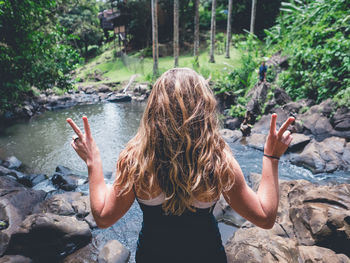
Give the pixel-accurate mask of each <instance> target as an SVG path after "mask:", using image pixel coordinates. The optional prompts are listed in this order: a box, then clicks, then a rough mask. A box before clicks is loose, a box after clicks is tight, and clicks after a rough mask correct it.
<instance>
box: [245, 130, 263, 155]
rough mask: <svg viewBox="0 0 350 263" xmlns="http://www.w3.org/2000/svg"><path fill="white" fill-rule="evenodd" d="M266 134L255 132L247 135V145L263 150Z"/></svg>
mask: <svg viewBox="0 0 350 263" xmlns="http://www.w3.org/2000/svg"><path fill="white" fill-rule="evenodd" d="M266 136H267V135H266V134H260V133H253V134H252V135H250V136H249V137H247V146H249V147H252V148H254V149H258V150H260V151H263V150H264V145H265V142H266Z"/></svg>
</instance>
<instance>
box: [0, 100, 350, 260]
mask: <svg viewBox="0 0 350 263" xmlns="http://www.w3.org/2000/svg"><path fill="white" fill-rule="evenodd" d="M144 108H145V104H144V103H138V102H129V103H119V104H115V103H100V104H95V105H82V106H75V107H73V108H69V109H65V110H60V111H52V112H45V113H43V114H41V115H38V116H36V117H35V118H32V119H31V120H30V121H23V122H19V123H16V124H13V125H11V126H10V127H7V128H6V129H4V131H3V132H2V133H1V134H0V159H4V158H6V157H8V156H11V155H14V156H16V157H17V158H18V159H19V160H21V161H22V162H23V164H24V167H25V171H26V172H31V173H45V174H47V175H48V176H50V175H52V174H53V173H54V171H55V168H56V166H57V165H64V166H67V167H69V168H71V169H73V170H75V171H77V172H78V173H80V174H81V175H83V176H87V170H86V166H85V164H84V163H83V161H82V160H81V159H80V158H79V157H78V156H77V154H76V153H75V152H74V150H73V148H72V147H71V145H70V142H71V138H72V135H73V134H74V132H73V130H72V129H71V128H70V126H69V125H68V124H67V123H66V119H67V118H68V117H69V118H72V119H73V120H74V121H76V123H77V124H78V126H79V127H80V128H81V129H83V124H82V119H81V117H82V116H84V115H86V116H87V117H88V119H89V123H90V127H91V131H92V134H93V137H94V139H95V141H96V143H97V145H98V147H99V149H100V152H101V157H102V162H103V168H104V171H105V172H106V171H110V172H113V171H114V169H115V164H116V161H117V159H118V155H119V153H120V151H121V150H122V149H123V147H124V146H125V145H126V143H127V142H128V141H129V140H130V139H131V138H132V137H133V136H134V135H135V133H136V131H137V128H138V126H139V123H140V119H141V116H142V112H143V110H144ZM231 148H232V151H233V153H234V155H235V157H236V159H237V160H238V162H239V164H240V166H241V168H242V170H243V173H244V174H245V175H246V176H247V175H249V174H250V173H251V172H257V173H261V168H262V152H260V151H258V150H254V149H251V148H249V147H246V146H244V145H242V144H239V143H236V144H232V145H231ZM287 159H288V156H286V157H283V158H281V162H280V169H279V175H280V178H281V179H287V180H292V179H306V180H309V181H312V182H318V183H332V182H348V183H350V172H344V171H340V172H335V173H332V174H319V175H313V174H312V173H311V172H309V171H308V170H306V169H303V168H300V167H296V166H294V165H291V164H290V163H289V161H288V160H287ZM112 178H113V177H112ZM106 181H107V183H110V184H111V183H112V179H108V180H106ZM39 188H40V186H39ZM44 190H50V189H45V188H44ZM79 190H80V191H83V192H85V193H88V188H87V187H86V185H85V187H81V188H79ZM141 221H142V212H141V210H140V208H139V206H138V204H137V202H135V203H134V204H133V205H132V207H131V209H130V210H129V211H128V213H127V214H126V215H125V216H124V217H123V218H122V219H120V220H119V221H118V222H117V223H116V224H114V225H113V226H112V227H110V228H108V229H98V230H94V232H93V235H94V236H98V237H97V238H98V239H99V240H102V241H104V240H106V241H107V240H110V239H117V240H119V241H120V242H122V243H123V244H124V245H125V246H126V247H128V248H129V249H130V250H131V251H132V257H131V259H130V262H134V259H133V256H134V252H135V248H136V242H137V238H138V232H139V230H140V227H141ZM219 227H220V231H221V232H222V238H223V242H226V240H227V239H228V238H229V237H230V236H231V235H232V233H233V232H234V230H235V228H233V227H231V226H227V225H225V224H223V223H219Z"/></svg>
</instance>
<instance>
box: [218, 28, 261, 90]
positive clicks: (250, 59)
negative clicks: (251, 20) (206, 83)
mask: <svg viewBox="0 0 350 263" xmlns="http://www.w3.org/2000/svg"><path fill="white" fill-rule="evenodd" d="M236 45H237V48H238V50H239V51H240V52H241V54H242V56H241V67H239V68H235V69H233V70H232V71H231V72H229V73H228V74H225V73H224V74H221V76H220V77H219V78H218V81H217V82H216V85H215V91H216V92H217V93H222V92H232V93H233V94H235V95H237V96H244V95H245V94H246V92H247V91H248V90H249V89H250V88H252V87H253V86H254V85H255V83H256V81H257V77H256V76H257V75H256V72H255V70H256V69H257V67H258V65H259V58H260V56H259V46H260V45H261V43H260V42H259V40H258V39H257V38H256V37H255V36H254V35H251V34H249V35H247V37H246V39H245V40H242V41H241V42H238V43H237V42H236Z"/></svg>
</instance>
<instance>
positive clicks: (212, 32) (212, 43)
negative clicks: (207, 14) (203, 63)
mask: <svg viewBox="0 0 350 263" xmlns="http://www.w3.org/2000/svg"><path fill="white" fill-rule="evenodd" d="M215 18H216V0H212V5H211V27H210V59H209V62H210V63H215V59H214V50H215V27H216V20H215Z"/></svg>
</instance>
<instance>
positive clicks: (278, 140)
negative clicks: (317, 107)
mask: <svg viewBox="0 0 350 263" xmlns="http://www.w3.org/2000/svg"><path fill="white" fill-rule="evenodd" d="M276 120H277V114H276V113H273V114H272V115H271V125H270V132H269V135H268V136H267V140H266V143H265V147H264V154H266V155H270V156H274V157H278V158H279V157H280V156H281V155H282V154H284V152H285V151H286V150H287V149H288V146H289V144H290V143H291V141H292V140H293V137H292V135H291V134H290V131H287V128H288V126H289V125H290V124H292V123H293V122H294V120H295V118H294V117H289V118H288V119H287V120H286V121H285V122H284V123H283V124H282V126H281V128H280V129H279V130H278V131H276Z"/></svg>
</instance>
